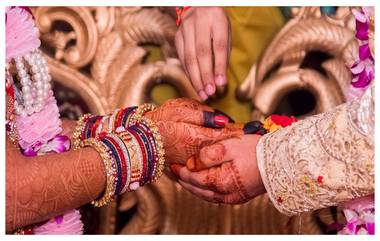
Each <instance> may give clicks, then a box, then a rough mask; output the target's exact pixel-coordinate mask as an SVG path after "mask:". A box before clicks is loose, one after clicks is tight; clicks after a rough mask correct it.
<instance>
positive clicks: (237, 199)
mask: <svg viewBox="0 0 380 241" xmlns="http://www.w3.org/2000/svg"><path fill="white" fill-rule="evenodd" d="M258 139H259V137H258V136H256V135H244V136H241V137H240V138H231V139H228V140H224V141H220V142H218V143H217V144H214V145H210V146H207V147H204V148H202V149H201V151H200V153H199V155H196V156H195V157H194V158H191V159H189V161H188V162H187V167H181V168H180V169H179V167H178V166H174V168H172V169H174V170H173V171H174V172H177V173H178V174H179V178H180V180H179V182H180V183H181V184H182V186H183V187H184V188H185V189H187V190H189V191H190V192H192V193H193V194H195V195H196V196H198V197H200V198H202V199H205V200H207V201H211V202H217V203H228V204H238V203H244V202H247V201H249V200H250V199H252V198H253V197H255V196H257V195H259V194H262V193H264V192H265V189H264V186H263V184H262V182H261V177H260V174H259V171H258V167H257V163H256V151H255V149H256V144H257V142H258ZM199 169H203V170H200V171H196V170H199ZM191 170H193V172H192V171H191Z"/></svg>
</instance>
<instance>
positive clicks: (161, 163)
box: [140, 116, 165, 181]
mask: <svg viewBox="0 0 380 241" xmlns="http://www.w3.org/2000/svg"><path fill="white" fill-rule="evenodd" d="M140 122H141V123H143V124H145V125H146V126H147V127H148V128H149V129H150V131H151V132H152V135H153V139H154V141H155V143H156V147H157V155H158V162H157V168H156V172H155V175H154V179H153V181H157V179H158V178H159V177H161V176H162V173H163V170H164V168H165V149H164V144H163V141H162V137H161V134H160V132H159V130H158V127H157V126H156V124H155V123H154V122H153V121H152V120H151V119H149V118H148V117H145V116H143V117H141V119H140Z"/></svg>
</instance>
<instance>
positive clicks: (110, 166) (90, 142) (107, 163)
mask: <svg viewBox="0 0 380 241" xmlns="http://www.w3.org/2000/svg"><path fill="white" fill-rule="evenodd" d="M86 146H90V147H92V148H94V149H95V150H96V151H97V152H98V153H99V154H100V156H101V158H102V160H103V163H104V168H105V171H106V178H107V183H106V189H105V191H104V194H103V196H102V197H101V198H100V199H98V200H94V201H92V202H91V204H92V205H94V206H95V207H101V206H104V205H107V204H108V203H110V202H111V201H112V200H113V198H114V196H115V189H116V186H115V173H116V167H115V165H114V161H113V160H112V157H111V155H110V154H109V153H108V147H107V146H106V145H104V144H103V143H102V142H101V141H99V140H97V139H95V138H89V139H85V140H83V141H81V142H80V147H81V148H83V147H86Z"/></svg>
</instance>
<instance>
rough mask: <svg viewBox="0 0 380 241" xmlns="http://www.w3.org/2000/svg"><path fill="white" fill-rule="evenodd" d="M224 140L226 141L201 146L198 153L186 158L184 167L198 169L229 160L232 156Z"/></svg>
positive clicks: (192, 169) (191, 169)
mask: <svg viewBox="0 0 380 241" xmlns="http://www.w3.org/2000/svg"><path fill="white" fill-rule="evenodd" d="M226 142H227V141H221V142H218V143H215V144H213V145H209V146H205V147H203V148H202V149H201V150H200V152H199V153H198V154H196V155H194V156H192V157H190V158H189V159H188V160H187V162H186V167H187V168H188V169H189V170H190V171H200V170H204V169H207V168H210V167H214V166H219V165H221V164H222V163H224V162H228V161H231V160H232V159H233V158H232V156H231V155H230V151H229V150H228V148H226V145H225V143H226Z"/></svg>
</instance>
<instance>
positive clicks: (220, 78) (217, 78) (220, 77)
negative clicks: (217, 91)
mask: <svg viewBox="0 0 380 241" xmlns="http://www.w3.org/2000/svg"><path fill="white" fill-rule="evenodd" d="M226 83H227V80H226V77H225V76H224V75H222V74H218V75H216V76H215V84H216V85H217V86H222V85H225V84H226Z"/></svg>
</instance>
